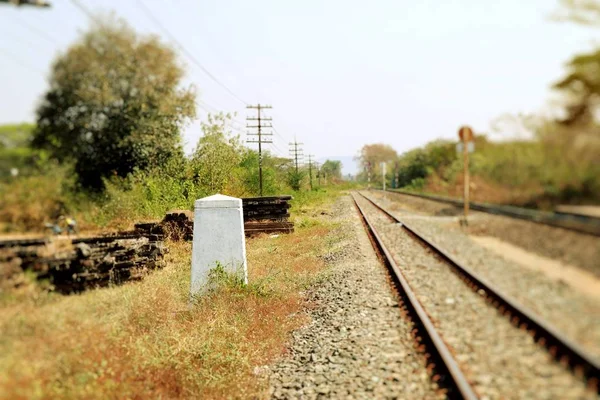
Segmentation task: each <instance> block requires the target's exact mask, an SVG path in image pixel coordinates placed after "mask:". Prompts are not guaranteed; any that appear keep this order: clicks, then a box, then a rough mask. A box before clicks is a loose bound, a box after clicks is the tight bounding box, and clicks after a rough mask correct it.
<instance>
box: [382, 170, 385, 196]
mask: <svg viewBox="0 0 600 400" xmlns="http://www.w3.org/2000/svg"><path fill="white" fill-rule="evenodd" d="M382 164H383V174H382V175H383V191H384V192H385V163H382Z"/></svg>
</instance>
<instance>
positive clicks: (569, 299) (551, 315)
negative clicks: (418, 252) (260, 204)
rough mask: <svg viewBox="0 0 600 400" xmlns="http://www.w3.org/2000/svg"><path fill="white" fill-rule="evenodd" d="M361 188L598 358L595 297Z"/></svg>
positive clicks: (453, 225)
mask: <svg viewBox="0 0 600 400" xmlns="http://www.w3.org/2000/svg"><path fill="white" fill-rule="evenodd" d="M364 194H365V195H366V196H367V197H369V198H371V199H373V200H375V202H376V203H377V204H379V205H381V206H383V207H384V208H386V209H387V210H389V211H390V212H392V214H394V215H395V216H397V217H398V218H399V219H401V220H404V221H406V223H407V224H410V226H411V227H414V228H416V229H417V230H418V231H419V232H420V233H421V234H423V236H425V237H426V238H427V239H428V240H431V241H433V242H434V243H436V244H438V245H439V246H440V247H442V248H443V249H445V250H447V251H449V252H450V253H451V254H453V255H455V256H456V257H457V258H458V259H459V260H461V262H463V263H464V265H467V266H468V267H469V268H470V269H472V270H473V271H474V272H476V273H477V274H479V275H480V276H482V277H483V278H484V279H486V280H488V281H489V282H491V283H492V284H494V285H495V286H496V287H498V288H499V289H500V290H501V291H502V292H503V293H506V294H507V295H509V296H510V297H511V298H513V299H515V300H517V301H518V302H519V303H520V304H522V305H524V306H525V307H527V308H529V309H530V310H531V311H533V312H534V313H535V314H536V315H539V316H540V317H541V318H543V319H544V320H546V321H548V322H549V323H550V324H552V325H554V326H555V327H556V328H557V329H558V330H559V331H560V332H562V333H563V334H565V335H566V336H568V337H569V338H570V339H571V340H573V341H574V342H576V343H578V344H580V345H581V346H582V347H583V348H585V349H586V351H588V352H590V353H591V354H592V355H593V356H594V357H595V358H597V359H598V360H600V304H599V302H598V300H597V299H596V298H592V297H588V296H585V295H584V294H582V293H579V292H578V291H577V290H575V289H573V288H572V287H570V286H568V285H565V284H563V283H561V282H560V281H556V280H552V279H549V278H548V277H547V276H545V275H544V274H543V273H541V272H539V271H532V270H529V269H525V268H523V267H522V266H521V265H518V264H516V263H514V262H511V261H509V260H507V259H505V258H504V257H502V256H501V255H499V254H497V253H495V252H492V251H490V250H488V249H486V248H484V247H482V246H480V245H478V244H477V243H476V242H474V241H473V240H471V238H470V237H469V236H468V235H466V234H465V233H463V232H462V231H461V229H460V227H459V224H458V223H457V222H456V221H450V222H448V220H447V219H444V218H440V219H439V220H437V221H436V219H431V218H430V219H427V220H424V219H422V218H420V217H415V216H414V214H411V213H407V212H401V211H393V210H394V207H390V206H391V204H392V201H393V202H394V203H396V204H397V207H403V206H404V203H402V202H398V201H397V200H396V199H395V197H396V196H395V195H393V197H390V195H387V201H386V200H385V199H381V198H380V199H377V198H376V197H378V196H372V194H371V193H364ZM409 197H410V196H409ZM479 217H480V215H478V216H477V217H476V218H479Z"/></svg>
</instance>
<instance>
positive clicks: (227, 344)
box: [0, 190, 343, 399]
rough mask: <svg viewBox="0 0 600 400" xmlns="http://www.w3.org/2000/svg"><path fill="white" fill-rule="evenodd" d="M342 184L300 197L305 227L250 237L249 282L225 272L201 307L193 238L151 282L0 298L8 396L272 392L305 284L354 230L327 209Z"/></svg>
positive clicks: (0, 381) (34, 289) (177, 247)
mask: <svg viewBox="0 0 600 400" xmlns="http://www.w3.org/2000/svg"><path fill="white" fill-rule="evenodd" d="M339 193H340V191H338V190H327V191H319V192H306V193H304V194H302V195H300V196H298V197H296V199H295V201H294V202H295V204H294V208H293V218H294V220H295V222H296V232H295V233H294V234H290V235H280V236H278V237H270V236H267V235H263V236H260V237H257V238H253V239H249V240H248V241H247V252H248V267H249V280H250V284H249V285H247V286H245V285H243V284H240V282H238V281H236V280H233V279H231V278H229V277H227V276H220V277H216V278H215V279H217V281H218V282H219V285H218V289H216V290H215V291H213V292H211V293H210V294H209V295H207V296H204V297H201V298H198V299H196V300H195V301H194V302H193V303H192V306H191V307H190V303H189V298H188V293H189V284H190V255H191V245H190V244H189V243H170V244H169V248H170V249H171V252H170V254H169V255H168V258H167V259H168V265H167V267H165V268H164V269H163V270H160V271H157V272H155V273H153V274H151V275H149V276H148V277H147V278H146V279H145V280H144V281H142V282H139V283H133V284H126V285H123V286H119V287H111V288H107V289H99V290H94V291H89V292H85V293H83V294H80V295H73V296H61V295H57V294H54V293H50V292H46V291H44V290H43V289H42V288H41V287H39V286H37V285H33V284H32V285H30V286H27V287H25V288H21V289H20V290H19V291H17V292H11V293H3V294H2V295H1V296H0V307H1V308H0V331H2V340H1V341H0V398H86V399H92V398H117V397H118V398H160V397H162V398H192V397H193V398H226V397H246V398H249V397H254V396H258V397H262V396H263V395H265V390H266V382H265V379H264V373H263V372H262V371H263V369H261V367H262V366H264V365H265V364H268V363H269V362H270V361H272V360H274V359H275V358H276V357H277V356H279V355H281V354H282V352H284V349H285V343H286V340H287V338H288V334H289V333H290V331H291V330H292V329H294V328H295V327H298V326H299V325H301V324H302V323H304V322H305V321H304V320H303V317H302V316H301V315H302V314H301V313H299V311H300V310H301V308H302V306H303V304H302V296H301V291H302V290H304V289H305V288H306V287H307V285H310V284H311V283H312V282H314V281H315V280H316V279H319V276H320V275H319V272H321V271H323V270H324V269H325V268H326V265H325V263H324V261H323V258H322V257H320V256H322V255H324V254H326V253H330V252H335V251H336V245H337V243H339V242H340V240H341V238H342V236H343V233H342V232H341V231H340V230H339V229H336V228H337V225H336V224H335V223H332V222H331V221H330V220H328V219H327V217H326V216H324V215H322V213H325V214H326V213H328V209H329V206H330V205H331V204H332V203H333V202H334V201H335V199H336V198H337V197H338V195H339Z"/></svg>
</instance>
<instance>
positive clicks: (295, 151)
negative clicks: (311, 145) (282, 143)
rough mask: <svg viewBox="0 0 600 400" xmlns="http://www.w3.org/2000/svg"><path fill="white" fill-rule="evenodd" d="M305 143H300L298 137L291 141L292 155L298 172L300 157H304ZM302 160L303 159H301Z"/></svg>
mask: <svg viewBox="0 0 600 400" xmlns="http://www.w3.org/2000/svg"><path fill="white" fill-rule="evenodd" d="M302 145H303V143H298V142H297V141H296V139H294V142H293V143H290V146H291V147H290V155H291V156H292V158H293V159H294V165H295V166H296V173H298V158H303V157H304V153H303V152H302V147H301V146H302ZM300 162H302V161H300Z"/></svg>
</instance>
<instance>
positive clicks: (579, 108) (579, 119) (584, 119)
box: [554, 49, 600, 126]
mask: <svg viewBox="0 0 600 400" xmlns="http://www.w3.org/2000/svg"><path fill="white" fill-rule="evenodd" d="M567 68H568V75H567V76H566V77H565V78H563V79H562V80H560V81H559V82H557V83H556V84H555V85H554V88H556V89H558V90H560V91H561V92H562V93H563V94H565V95H566V97H567V105H566V107H565V108H566V110H565V111H566V114H567V115H566V118H564V119H562V120H561V121H560V122H561V123H563V124H564V125H579V126H581V125H586V124H589V123H591V122H593V121H594V114H595V112H596V111H597V110H598V106H599V105H600V73H599V72H600V49H598V50H596V51H594V52H593V53H590V54H581V55H577V56H575V57H573V59H571V61H570V62H569V63H568V65H567Z"/></svg>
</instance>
